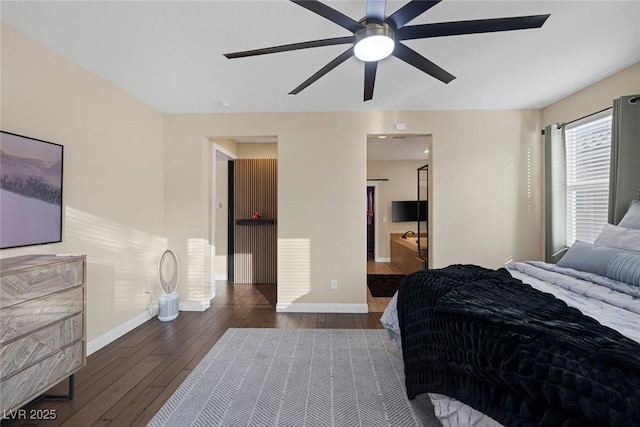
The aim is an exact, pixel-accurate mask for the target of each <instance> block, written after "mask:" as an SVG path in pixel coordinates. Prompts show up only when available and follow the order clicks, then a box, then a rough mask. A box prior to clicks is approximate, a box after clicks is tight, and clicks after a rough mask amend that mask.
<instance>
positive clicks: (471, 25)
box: [224, 0, 550, 101]
mask: <svg viewBox="0 0 640 427" xmlns="http://www.w3.org/2000/svg"><path fill="white" fill-rule="evenodd" d="M290 1H292V2H293V3H295V4H297V5H300V6H302V7H304V8H305V9H308V10H310V11H311V12H314V13H316V14H318V15H320V16H322V17H324V18H326V19H328V20H329V21H331V22H334V23H335V24H337V25H340V26H341V27H343V28H346V29H347V30H349V31H351V32H352V33H353V35H351V36H346V37H335V38H330V39H321V40H312V41H308V42H301V43H292V44H286V45H281V46H273V47H267V48H264V49H254V50H246V51H242V52H233V53H226V54H224V56H226V57H227V58H229V59H233V58H244V57H248V56H256V55H265V54H269V53H277V52H287V51H291V50H299V49H308V48H312V47H321V46H333V45H340V44H351V47H349V49H347V50H346V51H345V52H343V53H342V54H340V55H339V56H338V57H336V58H335V59H334V60H332V61H331V62H329V63H328V64H327V65H325V66H324V67H322V68H321V69H320V70H319V71H318V72H316V73H315V74H314V75H312V76H311V77H309V78H308V79H307V80H305V81H304V82H302V83H301V84H300V85H299V86H298V87H296V88H295V89H293V90H292V91H291V92H289V94H290V95H296V94H298V93H300V92H301V91H302V90H304V89H305V88H307V87H308V86H310V85H311V84H312V83H314V82H315V81H316V80H318V79H319V78H320V77H322V76H324V75H325V74H327V73H328V72H329V71H331V70H333V69H334V68H336V67H337V66H338V65H340V64H342V63H343V62H344V61H346V60H347V59H349V58H350V57H352V56H354V55H355V56H356V58H358V59H360V60H361V61H363V62H364V101H368V100H370V99H372V98H373V88H374V85H375V79H376V70H377V68H378V61H380V60H382V59H384V58H386V57H388V56H390V55H393V56H395V57H396V58H398V59H401V60H403V61H404V62H406V63H407V64H409V65H412V66H414V67H416V68H417V69H419V70H421V71H423V72H425V73H427V74H429V75H430V76H432V77H434V78H436V79H438V80H440V81H442V82H444V83H449V82H450V81H452V80H453V79H455V76H453V75H452V74H450V73H448V72H447V71H445V70H444V69H442V68H440V67H439V66H438V65H436V64H434V63H433V62H431V61H429V60H428V59H427V58H425V57H424V56H422V55H420V54H419V53H418V52H416V51H414V50H413V49H411V48H409V47H407V46H406V45H405V44H403V43H400V42H401V41H403V40H413V39H424V38H430V37H443V36H455V35H462V34H478V33H491V32H497V31H512V30H523V29H529V28H540V27H542V25H543V24H544V23H545V21H546V20H547V18H548V17H549V16H550V15H548V14H547V15H531V16H516V17H509V18H494V19H476V20H471V21H454V22H442V23H435V24H422V25H410V26H407V25H406V24H408V23H409V22H411V21H412V20H413V19H414V18H416V17H418V16H419V15H421V14H422V13H424V12H426V11H427V10H429V9H431V8H432V7H433V6H435V5H437V4H438V3H440V1H442V0H435V1H424V0H412V1H410V2H408V3H407V4H405V5H404V6H402V7H401V8H400V9H398V10H397V11H395V12H394V13H392V14H391V15H390V16H386V15H385V8H386V3H387V2H386V0H367V8H366V16H365V17H364V18H362V19H360V20H359V21H355V20H353V19H352V18H350V17H348V16H346V15H344V14H343V13H341V12H339V11H337V10H335V9H333V8H332V7H330V6H327V5H326V4H324V3H321V2H319V1H317V0H290Z"/></svg>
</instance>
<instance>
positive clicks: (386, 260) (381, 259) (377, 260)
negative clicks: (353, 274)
mask: <svg viewBox="0 0 640 427" xmlns="http://www.w3.org/2000/svg"><path fill="white" fill-rule="evenodd" d="M376 262H391V258H376Z"/></svg>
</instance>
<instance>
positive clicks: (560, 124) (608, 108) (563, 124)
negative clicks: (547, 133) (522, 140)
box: [540, 106, 613, 136]
mask: <svg viewBox="0 0 640 427" xmlns="http://www.w3.org/2000/svg"><path fill="white" fill-rule="evenodd" d="M612 108H613V106H611V107H607V108H603V109H602V110H600V111H596V112H595V113H591V114H587V115H586V116H582V117H578V118H577V119H574V120H571V121H569V122H566V123H558V129H562V128H563V127H565V126H566V125H570V124H571V123H575V122H577V121H578V120H582V119H586V118H587V117H591V116H595V115H596V114H600V113H602V112H603V111H607V110H611V109H612ZM540 134H541V135H542V136H544V129H542V131H541V132H540Z"/></svg>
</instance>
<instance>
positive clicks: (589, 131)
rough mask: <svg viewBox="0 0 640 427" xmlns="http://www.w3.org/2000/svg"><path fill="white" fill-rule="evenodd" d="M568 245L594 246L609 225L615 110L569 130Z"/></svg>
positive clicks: (596, 116) (567, 154)
mask: <svg viewBox="0 0 640 427" xmlns="http://www.w3.org/2000/svg"><path fill="white" fill-rule="evenodd" d="M565 144H566V162H567V163H566V179H567V192H566V196H567V200H566V202H567V205H566V209H567V210H566V239H567V240H566V245H567V246H571V245H572V244H573V242H575V241H576V240H581V241H583V242H587V243H593V242H594V241H595V239H596V237H598V234H599V233H600V231H601V230H602V227H603V226H604V224H606V223H607V212H608V210H607V209H608V202H609V163H610V157H611V110H606V111H603V112H601V113H598V114H595V115H592V116H589V117H587V118H585V119H582V120H579V121H577V122H574V123H571V124H568V125H566V126H565Z"/></svg>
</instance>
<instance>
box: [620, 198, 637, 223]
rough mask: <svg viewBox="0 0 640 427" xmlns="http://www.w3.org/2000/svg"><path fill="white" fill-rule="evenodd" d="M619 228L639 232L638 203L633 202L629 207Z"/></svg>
mask: <svg viewBox="0 0 640 427" xmlns="http://www.w3.org/2000/svg"><path fill="white" fill-rule="evenodd" d="M618 225H619V226H620V227H624V228H634V229H636V230H640V201H639V200H634V201H632V202H631V204H630V205H629V209H628V210H627V213H626V214H624V216H623V217H622V220H621V221H620V224H618Z"/></svg>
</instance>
